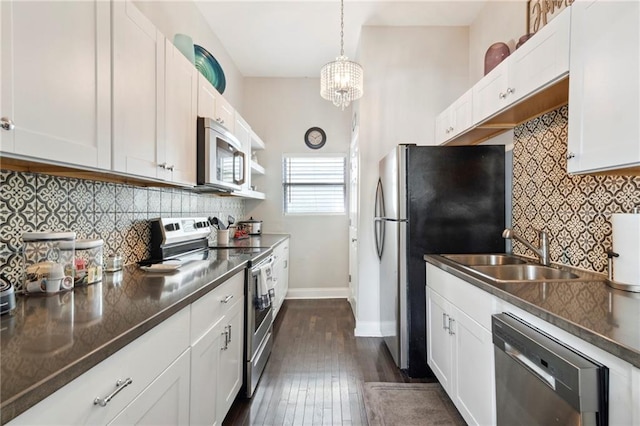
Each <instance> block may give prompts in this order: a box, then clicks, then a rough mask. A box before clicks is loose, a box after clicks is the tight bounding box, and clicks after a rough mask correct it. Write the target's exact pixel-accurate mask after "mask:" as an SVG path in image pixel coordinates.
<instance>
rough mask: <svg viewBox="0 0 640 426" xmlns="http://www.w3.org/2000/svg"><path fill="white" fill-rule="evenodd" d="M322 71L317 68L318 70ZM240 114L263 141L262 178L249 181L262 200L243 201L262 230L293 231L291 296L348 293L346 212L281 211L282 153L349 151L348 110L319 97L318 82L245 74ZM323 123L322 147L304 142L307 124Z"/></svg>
mask: <svg viewBox="0 0 640 426" xmlns="http://www.w3.org/2000/svg"><path fill="white" fill-rule="evenodd" d="M319 72H320V70H318V73H319ZM244 105H245V112H244V114H243V116H244V117H245V118H246V120H247V121H248V122H249V123H251V127H252V128H253V129H254V130H255V132H256V133H257V134H258V135H260V137H261V138H262V139H263V140H264V142H265V144H266V146H267V149H266V150H264V151H258V162H259V163H260V164H261V165H263V166H264V167H265V168H266V176H263V177H259V178H257V179H255V181H253V180H252V183H255V184H256V185H257V186H258V190H259V191H263V192H265V193H266V194H267V199H266V200H265V201H247V203H246V213H247V215H252V216H253V217H254V218H256V219H261V220H263V221H264V222H263V224H262V229H263V232H276V233H278V232H285V233H289V234H291V240H290V246H289V248H290V262H289V264H290V265H291V269H290V272H289V297H292V296H293V297H315V296H320V297H347V293H348V292H347V290H348V262H349V256H348V238H347V237H348V216H347V215H346V214H345V215H340V216H285V215H284V214H283V211H282V171H281V170H282V155H283V154H285V153H286V154H299V153H302V154H305V155H322V154H328V153H340V154H344V155H347V154H348V152H349V141H350V139H349V138H350V129H351V127H350V125H351V114H350V112H349V110H345V111H342V110H340V109H339V108H336V107H335V106H333V105H332V104H331V103H330V102H328V101H326V100H324V99H322V98H321V97H320V80H319V79H315V78H314V79H307V78H287V79H284V78H246V79H245V98H244ZM314 126H317V127H321V128H322V129H324V131H325V132H326V134H327V143H326V145H325V146H324V147H323V148H321V149H319V150H317V151H314V150H311V149H309V148H307V146H306V145H305V144H304V139H303V137H304V133H305V132H306V131H307V129H309V127H314Z"/></svg>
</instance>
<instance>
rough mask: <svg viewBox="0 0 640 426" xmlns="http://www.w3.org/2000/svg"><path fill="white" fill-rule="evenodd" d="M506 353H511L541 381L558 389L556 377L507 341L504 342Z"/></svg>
mask: <svg viewBox="0 0 640 426" xmlns="http://www.w3.org/2000/svg"><path fill="white" fill-rule="evenodd" d="M504 353H506V354H507V355H509V356H510V357H511V359H513V360H514V361H515V362H517V363H518V364H520V365H521V366H522V367H523V368H525V369H527V370H528V371H529V372H530V373H531V374H533V375H534V376H536V377H537V378H538V379H539V380H540V381H542V382H544V383H545V384H546V385H547V386H549V387H550V388H551V389H553V390H554V391H555V390H556V378H555V377H553V376H552V375H551V374H549V373H547V372H546V371H544V370H543V369H542V368H540V367H538V366H537V365H536V364H535V363H534V362H533V361H531V360H530V359H529V358H527V357H526V356H525V355H524V354H523V353H522V352H520V351H519V350H517V349H516V348H515V347H514V346H511V345H510V344H508V343H506V342H505V344H504Z"/></svg>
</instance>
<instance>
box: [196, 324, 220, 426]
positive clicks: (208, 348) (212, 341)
mask: <svg viewBox="0 0 640 426" xmlns="http://www.w3.org/2000/svg"><path fill="white" fill-rule="evenodd" d="M224 338H225V334H224V332H223V324H222V320H220V321H219V322H218V323H216V325H215V326H213V327H211V329H210V330H209V331H208V332H207V333H206V334H205V335H204V336H203V337H202V338H201V339H200V340H198V341H197V342H196V343H195V344H194V345H193V346H192V347H191V402H190V413H191V423H192V424H196V425H205V424H206V425H219V424H220V423H218V416H217V406H218V404H216V403H215V401H217V396H218V392H217V389H218V364H219V359H220V352H221V350H222V348H223V347H224V340H225V339H224Z"/></svg>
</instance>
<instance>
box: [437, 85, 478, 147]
mask: <svg viewBox="0 0 640 426" xmlns="http://www.w3.org/2000/svg"><path fill="white" fill-rule="evenodd" d="M472 97H473V93H472V90H471V89H470V90H467V92H466V93H465V94H464V95H462V96H460V98H458V99H457V100H456V101H455V102H454V103H453V104H451V106H450V107H449V108H447V109H446V110H444V111H443V112H442V113H441V114H440V115H439V116H438V117H436V138H435V143H436V145H439V144H441V143H443V142H445V141H447V140H448V139H451V138H453V137H455V136H457V135H459V134H460V133H462V132H463V131H465V130H467V129H468V128H470V127H471V124H472V121H473V120H472V119H473V115H472V105H473V102H472Z"/></svg>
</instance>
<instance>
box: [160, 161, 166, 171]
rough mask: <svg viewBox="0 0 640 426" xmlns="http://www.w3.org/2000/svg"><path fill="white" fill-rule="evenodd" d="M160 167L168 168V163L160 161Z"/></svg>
mask: <svg viewBox="0 0 640 426" xmlns="http://www.w3.org/2000/svg"><path fill="white" fill-rule="evenodd" d="M158 167H160V168H161V169H165V170H166V169H167V163H160V164H158Z"/></svg>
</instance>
